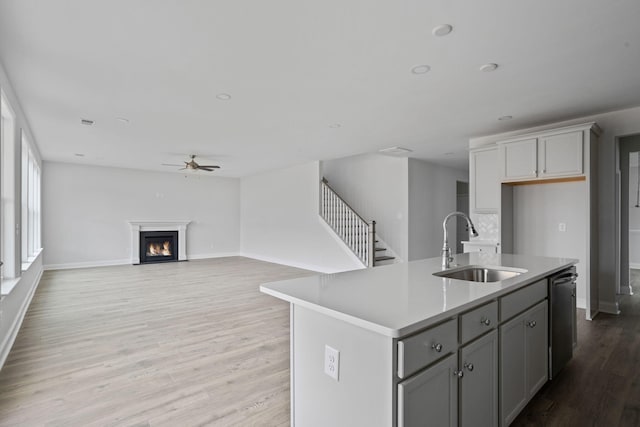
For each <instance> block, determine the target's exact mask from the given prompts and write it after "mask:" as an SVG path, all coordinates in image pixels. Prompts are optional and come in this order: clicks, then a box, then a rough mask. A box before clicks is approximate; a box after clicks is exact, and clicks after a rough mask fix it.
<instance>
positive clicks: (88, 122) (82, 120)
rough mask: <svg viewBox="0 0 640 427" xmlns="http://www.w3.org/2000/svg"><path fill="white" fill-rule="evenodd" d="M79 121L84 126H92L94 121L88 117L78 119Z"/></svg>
mask: <svg viewBox="0 0 640 427" xmlns="http://www.w3.org/2000/svg"><path fill="white" fill-rule="evenodd" d="M80 123H81V124H83V125H85V126H93V124H94V123H95V122H94V121H93V120H89V119H80Z"/></svg>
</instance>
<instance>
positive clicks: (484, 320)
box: [480, 317, 491, 326]
mask: <svg viewBox="0 0 640 427" xmlns="http://www.w3.org/2000/svg"><path fill="white" fill-rule="evenodd" d="M480 323H482V324H483V325H485V326H489V325H490V324H491V319H489V318H486V317H483V318H482V319H480Z"/></svg>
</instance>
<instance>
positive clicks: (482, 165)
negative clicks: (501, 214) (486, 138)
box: [469, 148, 500, 213]
mask: <svg viewBox="0 0 640 427" xmlns="http://www.w3.org/2000/svg"><path fill="white" fill-rule="evenodd" d="M499 160H500V159H499V156H498V149H497V148H490V149H483V150H474V151H472V152H471V153H470V156H469V176H470V195H471V197H470V200H469V201H470V204H471V206H470V208H471V211H472V212H475V213H492V212H497V211H498V209H500V163H499Z"/></svg>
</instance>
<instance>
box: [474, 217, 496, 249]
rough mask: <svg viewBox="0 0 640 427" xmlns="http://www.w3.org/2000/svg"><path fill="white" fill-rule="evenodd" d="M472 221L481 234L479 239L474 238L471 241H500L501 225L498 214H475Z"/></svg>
mask: <svg viewBox="0 0 640 427" xmlns="http://www.w3.org/2000/svg"><path fill="white" fill-rule="evenodd" d="M471 220H472V221H473V225H475V226H476V230H477V231H478V234H479V236H478V237H472V238H471V240H489V241H492V242H498V241H499V240H500V225H499V223H498V214H497V213H486V214H483V213H474V214H472V215H471Z"/></svg>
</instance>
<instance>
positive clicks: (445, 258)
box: [442, 212, 478, 269]
mask: <svg viewBox="0 0 640 427" xmlns="http://www.w3.org/2000/svg"><path fill="white" fill-rule="evenodd" d="M452 216H461V217H462V218H464V219H465V220H466V221H467V226H468V227H469V231H471V235H472V236H473V237H478V232H477V231H476V228H475V227H474V226H473V222H471V219H470V218H469V217H468V216H467V214H465V213H464V212H451V213H450V214H449V215H447V216H446V217H444V221H442V229H443V230H444V243H443V244H442V268H443V269H446V268H449V263H450V262H451V261H453V257H452V256H451V248H449V241H448V240H449V238H448V234H447V221H449V218H451V217H452Z"/></svg>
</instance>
